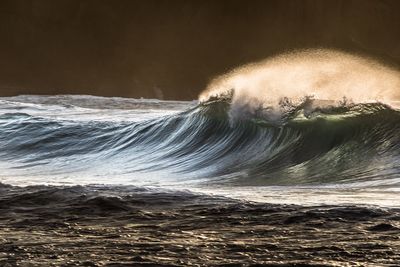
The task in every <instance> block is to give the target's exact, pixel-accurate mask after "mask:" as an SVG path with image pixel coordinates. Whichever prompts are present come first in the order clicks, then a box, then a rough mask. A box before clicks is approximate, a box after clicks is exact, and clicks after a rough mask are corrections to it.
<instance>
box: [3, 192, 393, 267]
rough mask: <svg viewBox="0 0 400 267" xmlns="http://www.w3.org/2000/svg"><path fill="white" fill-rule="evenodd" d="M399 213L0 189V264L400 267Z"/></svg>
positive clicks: (174, 195)
mask: <svg viewBox="0 0 400 267" xmlns="http://www.w3.org/2000/svg"><path fill="white" fill-rule="evenodd" d="M399 264H400V209H396V208H382V207H371V206H312V207H306V206H296V205H274V204H265V203H252V202H245V201H239V200H233V199H229V198H223V197H211V196H208V195H201V194H193V193H190V192H184V191H179V192H176V191H159V190H156V189H146V188H138V187H104V186H86V187H82V186H75V187H46V186H35V187H24V188H22V187H12V186H7V185H0V266H360V265H361V266H398V265H399Z"/></svg>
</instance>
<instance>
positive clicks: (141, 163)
mask: <svg viewBox="0 0 400 267" xmlns="http://www.w3.org/2000/svg"><path fill="white" fill-rule="evenodd" d="M399 77H400V75H399V72H398V71H397V70H395V69H393V68H391V67H388V66H384V65H382V64H381V63H378V62H374V61H372V60H371V59H365V58H362V57H359V56H354V55H349V54H346V53H342V52H337V51H329V50H313V51H308V50H307V51H300V52H296V53H289V54H285V55H281V56H277V57H274V58H271V59H268V60H266V61H263V62H261V63H256V64H251V65H248V66H245V67H241V68H239V69H236V70H233V71H232V72H230V73H228V74H226V75H223V76H221V77H219V78H217V79H215V80H214V81H213V82H212V83H211V84H210V85H209V87H208V88H207V90H206V91H205V92H204V93H202V95H201V97H200V102H199V103H197V104H196V105H192V106H191V107H190V108H186V109H180V108H176V110H181V111H180V112H174V113H170V114H167V115H165V116H159V115H158V116H156V117H148V118H147V119H145V120H135V118H133V119H132V120H121V121H113V120H95V119H94V120H79V119H76V118H78V117H79V116H81V115H76V114H75V115H74V116H73V117H71V119H65V118H62V117H61V118H60V117H57V116H56V117H43V116H39V115H37V114H39V113H37V112H36V111H35V112H36V113H35V112H33V111H32V110H33V109H50V108H54V106H57V107H58V108H57V109H56V111H55V113H58V112H60V113H61V114H62V112H63V111H62V110H61V111H60V107H61V104H63V105H62V107H63V108H64V109H73V108H74V105H73V104H74V103H78V102H79V103H81V104H82V101H83V100H82V99H80V100H79V101H78V102H77V100H76V101H75V102H74V103H72V105H71V103H69V104H68V105H65V104H66V103H64V102H63V101H65V97H64V98H63V97H59V98H57V97H53V100H52V101H55V102H54V103H53V104H54V105H53V106H49V105H48V104H49V101H50V100H51V99H50V98H46V102H45V103H46V105H39V104H40V103H39V104H38V103H36V102H35V105H33V104H32V105H30V106H29V108H21V107H20V106H18V105H16V104H15V103H13V102H10V101H9V102H7V103H8V104H7V105H5V104H4V103H3V105H2V113H1V115H0V159H1V161H0V165H1V166H0V168H1V170H2V176H3V178H2V181H3V182H10V181H11V182H12V180H13V179H16V177H18V176H21V177H23V180H24V181H26V180H27V177H43V176H50V177H52V178H51V179H48V180H51V181H53V182H71V183H84V182H85V183H96V182H98V183H111V182H116V183H122V184H135V185H136V184H138V183H140V182H143V183H146V182H148V181H150V184H151V183H153V184H154V183H155V184H157V183H161V184H163V183H177V182H179V183H190V182H196V183H206V184H210V183H211V184H213V183H217V184H230V185H238V186H240V185H254V186H266V185H307V184H312V185H314V184H317V185H332V184H333V185H336V184H351V185H357V186H368V187H370V186H398V185H400V164H399V162H400V135H399V132H400V112H399V110H398V109H396V108H395V105H394V104H395V103H396V102H395V101H398V95H399V91H400V90H399V89H398V88H400V78H399ZM28 98H29V97H28ZM24 101H25V100H24ZM35 101H36V100H35ZM85 101H86V102H87V103H90V105H91V106H90V108H93V102H95V101H97V100H95V98H91V97H87V98H84V102H85ZM110 101H111V100H110ZM112 101H113V102H112V103H113V105H115V106H118V105H117V104H115V103H119V102H120V101H122V100H121V99H120V100H118V99H113V100H112ZM72 102H73V101H72ZM86 102H85V103H86ZM125 102H126V101H125V100H124V101H123V103H124V104H123V105H125V104H126V103H125ZM121 103H122V102H121ZM182 105H183V104H182V103H171V102H168V103H167V102H162V101H158V102H154V103H153V102H152V101H149V100H135V103H134V106H135V108H136V113H133V114H134V116H142V115H143V111H145V113H146V114H147V113H151V112H154V110H159V111H158V113H157V114H160V113H163V112H161V111H160V108H162V107H163V106H169V107H172V109H175V108H174V106H180V107H182ZM103 106H105V105H103ZM96 108H98V107H96ZM99 110H100V109H99ZM28 111H29V112H28ZM82 112H83V113H84V112H86V111H82ZM108 112H111V111H108ZM100 113H101V114H103V113H104V112H103V111H99V114H100ZM99 116H100V115H99ZM4 177H6V178H7V179H8V180H7V179H6V178H4ZM87 177H89V178H90V179H89V180H87V181H86V180H85V179H87ZM5 179H6V180H5ZM32 179H33V180H34V178H32Z"/></svg>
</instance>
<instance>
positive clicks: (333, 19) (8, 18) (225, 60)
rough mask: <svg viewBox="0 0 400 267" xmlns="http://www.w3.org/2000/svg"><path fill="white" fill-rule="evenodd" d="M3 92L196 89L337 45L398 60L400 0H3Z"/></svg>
mask: <svg viewBox="0 0 400 267" xmlns="http://www.w3.org/2000/svg"><path fill="white" fill-rule="evenodd" d="M0 36H1V39H0V95H3V96H5V95H15V94H92V95H104V96H127V97H147V98H151V97H157V98H165V99H195V98H196V97H197V95H198V93H199V92H200V91H201V90H202V89H203V88H204V87H205V85H206V84H207V82H208V81H209V80H210V79H211V78H212V77H214V76H216V75H218V74H221V73H223V72H225V71H227V70H229V69H231V68H233V67H235V66H238V65H241V64H243V63H248V62H251V61H255V60H259V59H263V58H265V57H267V56H269V55H272V54H274V53H278V52H281V51H285V50H288V49H293V48H303V47H320V46H323V47H332V48H339V49H344V50H349V51H357V52H361V53H366V54H370V55H372V56H376V57H379V58H382V59H384V60H388V61H389V62H391V63H394V64H397V63H399V62H400V1H396V0H392V1H386V0H385V1H371V0H369V1H367V0H358V1H352V0H336V1H329V0H325V1H322V0H320V1H316V0H305V1H300V0H296V1H283V0H276V1H255V0H253V1H245V0H243V1H234V0H226V1H223V0H219V1H218V0H201V1H200V0H190V1H189V0H182V1H181V0H168V1H163V0H157V1H154V0H142V1H133V0H2V1H1V2H0Z"/></svg>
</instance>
